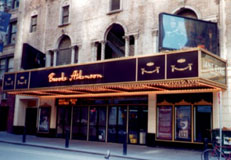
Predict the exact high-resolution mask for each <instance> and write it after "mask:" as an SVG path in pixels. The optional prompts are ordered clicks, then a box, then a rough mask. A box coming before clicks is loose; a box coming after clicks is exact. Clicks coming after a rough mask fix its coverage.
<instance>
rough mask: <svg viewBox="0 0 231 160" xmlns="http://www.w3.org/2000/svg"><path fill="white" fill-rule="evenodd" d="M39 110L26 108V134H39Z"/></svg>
mask: <svg viewBox="0 0 231 160" xmlns="http://www.w3.org/2000/svg"><path fill="white" fill-rule="evenodd" d="M36 124H37V108H26V122H25V126H26V133H27V134H30V135H35V134H36V132H37V125H36Z"/></svg>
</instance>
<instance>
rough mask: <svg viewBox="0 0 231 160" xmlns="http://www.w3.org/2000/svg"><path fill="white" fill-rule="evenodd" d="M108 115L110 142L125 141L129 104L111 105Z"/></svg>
mask: <svg viewBox="0 0 231 160" xmlns="http://www.w3.org/2000/svg"><path fill="white" fill-rule="evenodd" d="M108 116H109V117H108V142H116V143H123V142H124V133H125V132H126V126H127V106H110V107H109V113H108Z"/></svg>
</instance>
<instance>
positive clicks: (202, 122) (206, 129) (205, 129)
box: [194, 106, 212, 142]
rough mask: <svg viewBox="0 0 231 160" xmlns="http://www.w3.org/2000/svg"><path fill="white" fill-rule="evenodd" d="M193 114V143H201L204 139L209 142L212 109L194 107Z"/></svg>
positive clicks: (208, 107)
mask: <svg viewBox="0 0 231 160" xmlns="http://www.w3.org/2000/svg"><path fill="white" fill-rule="evenodd" d="M194 112H195V122H196V124H195V125H196V126H195V133H196V134H195V136H196V137H194V138H195V139H194V140H195V141H197V142H203V140H204V138H208V139H209V141H210V140H211V133H210V131H211V128H212V107H211V106H196V107H195V108H194Z"/></svg>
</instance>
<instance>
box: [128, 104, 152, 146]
mask: <svg viewBox="0 0 231 160" xmlns="http://www.w3.org/2000/svg"><path fill="white" fill-rule="evenodd" d="M147 124H148V107H147V106H135V105H134V106H129V125H128V140H129V141H128V142H129V143H132V144H145V143H146V141H145V139H146V136H145V135H146V133H147Z"/></svg>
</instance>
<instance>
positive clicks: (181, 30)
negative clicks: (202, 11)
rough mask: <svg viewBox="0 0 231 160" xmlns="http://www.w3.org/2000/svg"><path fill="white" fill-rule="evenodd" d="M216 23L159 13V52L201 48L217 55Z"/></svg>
mask: <svg viewBox="0 0 231 160" xmlns="http://www.w3.org/2000/svg"><path fill="white" fill-rule="evenodd" d="M218 43H219V36H218V29H217V23H213V22H208V21H202V20H198V19H192V18H187V17H181V16H177V15H172V14H167V13H161V14H160V15H159V50H160V51H163V50H180V49H183V48H187V47H201V48H204V49H207V50H208V51H210V52H212V53H214V54H216V55H219V48H218V46H219V45H218Z"/></svg>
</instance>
